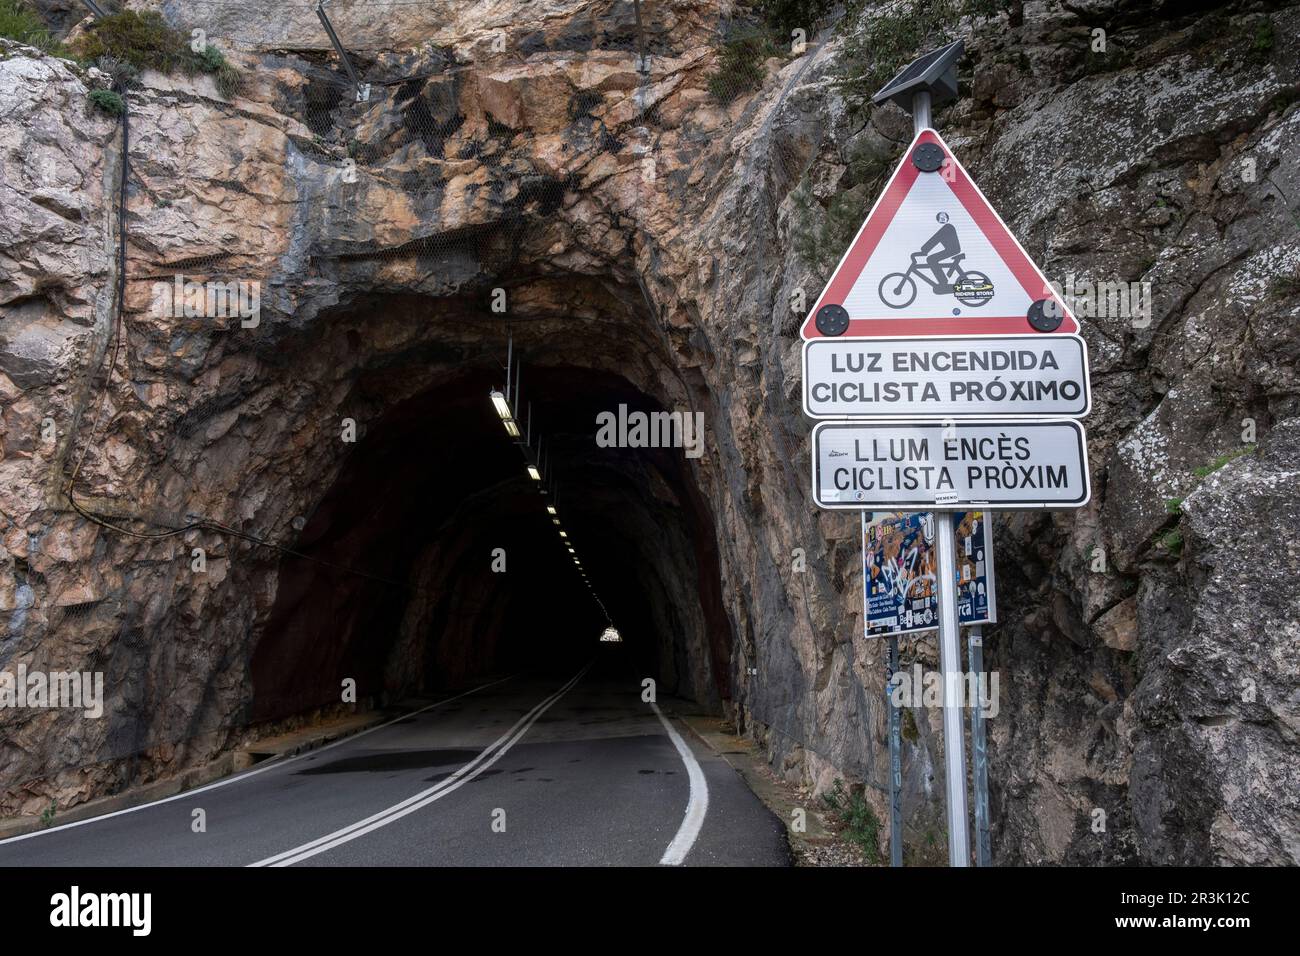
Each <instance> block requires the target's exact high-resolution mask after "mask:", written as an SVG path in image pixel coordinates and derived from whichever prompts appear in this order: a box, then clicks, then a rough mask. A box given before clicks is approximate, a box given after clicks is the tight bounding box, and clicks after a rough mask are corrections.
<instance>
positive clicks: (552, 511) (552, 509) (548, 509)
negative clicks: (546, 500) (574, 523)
mask: <svg viewBox="0 0 1300 956" xmlns="http://www.w3.org/2000/svg"><path fill="white" fill-rule="evenodd" d="M546 513H547V514H548V515H553V514H555V505H547V506H546ZM555 523H556V524H559V523H560V519H559V518H556V519H555Z"/></svg>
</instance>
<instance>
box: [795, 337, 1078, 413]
mask: <svg viewBox="0 0 1300 956" xmlns="http://www.w3.org/2000/svg"><path fill="white" fill-rule="evenodd" d="M1090 401H1091V400H1090V397H1089V392H1088V349H1087V346H1086V345H1084V342H1083V339H1082V338H1080V337H1079V336H1077V335H977V336H970V337H961V338H957V337H952V336H933V335H929V336H908V337H906V338H878V339H862V338H853V339H812V340H810V341H807V342H805V343H804V344H803V410H804V414H806V415H808V416H809V417H810V418H853V417H862V418H948V417H952V418H981V417H982V418H990V417H996V416H1003V415H1012V416H1020V417H1035V418H1074V417H1082V416H1084V415H1087V414H1088V409H1089V405H1090Z"/></svg>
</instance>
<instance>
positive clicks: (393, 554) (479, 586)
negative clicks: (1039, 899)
mask: <svg viewBox="0 0 1300 956" xmlns="http://www.w3.org/2000/svg"><path fill="white" fill-rule="evenodd" d="M376 316H382V317H383V318H382V320H381V321H380V323H379V324H380V325H381V326H382V325H385V324H387V323H396V324H402V323H403V322H406V323H408V331H409V330H410V329H411V328H415V329H418V330H419V333H418V334H417V335H415V336H413V337H408V338H404V339H403V340H402V341H401V343H400V345H399V346H398V347H396V348H394V347H392V346H391V344H390V345H389V346H388V347H386V348H382V349H377V348H375V347H374V345H375V344H376V343H382V342H384V340H385V339H384V336H385V332H384V330H383V329H382V328H380V329H376V321H375V317H376ZM409 323H418V324H416V325H414V326H411V325H410V324H409ZM590 325H591V321H590V320H589V319H588V320H583V319H582V317H581V316H579V317H576V318H570V319H566V317H564V316H560V315H546V314H542V315H537V314H533V315H532V316H524V317H513V318H512V333H513V339H514V346H515V357H516V359H518V360H520V361H522V374H523V382H522V392H521V394H522V403H521V404H520V405H519V406H518V408H517V413H518V414H519V416H520V417H521V419H522V421H521V425H522V426H523V427H524V429H525V432H526V435H525V437H527V430H528V429H527V425H528V423H527V417H528V415H529V406H531V440H532V443H533V446H534V447H536V446H537V445H538V443H539V440H540V441H542V442H544V449H545V462H546V481H545V482H544V483H539V482H537V481H535V480H534V479H532V478H531V477H530V476H529V475H528V473H527V472H526V470H525V466H524V459H523V456H522V455H521V452H520V449H519V448H518V447H516V445H515V443H514V440H513V439H511V438H510V437H509V436H508V435H507V434H506V432H505V430H504V428H503V426H502V422H501V420H500V419H499V418H498V416H497V413H496V411H495V410H494V408H493V405H492V403H491V401H490V399H489V392H490V390H491V389H492V388H493V387H500V386H502V385H503V384H504V380H505V372H504V364H505V358H506V351H505V350H506V326H505V322H504V320H503V319H502V318H501V317H500V316H492V315H488V314H484V313H483V312H482V311H480V310H478V309H477V307H476V304H475V303H467V302H463V301H450V300H433V301H430V300H428V299H420V298H416V297H410V298H406V297H402V298H393V297H375V298H370V299H367V300H365V301H361V302H356V303H353V304H352V305H351V306H349V307H348V308H346V309H340V310H338V312H337V314H335V315H331V316H328V317H326V318H325V321H323V322H320V323H318V327H320V328H324V329H325V330H326V331H325V332H324V333H323V335H324V338H325V339H327V340H328V342H314V343H311V344H307V343H302V342H288V341H286V342H284V343H281V350H282V351H286V352H288V353H294V352H296V351H297V350H299V349H310V350H312V351H313V353H314V354H320V353H321V352H322V351H324V352H325V353H326V354H329V353H335V354H347V355H349V356H350V359H349V361H350V362H351V364H353V366H354V369H353V371H352V374H350V375H348V376H347V377H346V379H345V380H344V381H345V383H346V387H345V388H342V389H339V390H338V393H339V398H338V403H337V412H336V415H337V419H336V423H337V425H338V431H337V432H335V433H334V435H335V437H334V439H333V452H334V455H335V460H334V461H333V463H332V466H330V471H331V478H330V480H329V481H328V483H327V484H322V487H321V489H320V490H319V491H318V492H316V494H315V495H314V498H312V499H308V500H305V501H304V511H305V513H304V514H302V515H299V516H295V517H296V518H297V520H296V521H295V522H294V524H295V525H296V526H299V527H300V530H299V531H298V534H297V540H296V542H295V543H294V544H293V550H294V551H295V552H296V553H295V554H289V555H285V556H283V557H282V558H281V559H280V560H279V561H278V564H277V566H276V575H277V580H278V587H277V590H276V594H275V599H274V603H273V605H272V607H271V609H270V613H269V614H268V615H267V617H266V623H265V626H264V627H263V629H262V632H261V635H260V637H259V638H258V639H257V641H256V644H255V646H254V648H253V651H252V658H251V662H250V670H251V680H252V698H251V702H250V708H249V713H248V716H249V719H250V720H251V721H253V722H261V721H267V720H275V719H279V718H284V717H288V716H292V715H295V714H299V713H303V712H306V711H309V710H311V709H313V708H316V707H320V706H325V705H329V704H333V703H337V702H338V700H339V696H340V686H341V682H342V681H343V680H345V679H346V678H352V679H353V680H355V681H356V687H357V692H358V695H359V697H371V698H378V699H383V700H392V699H396V698H398V697H401V696H403V695H408V694H413V693H419V692H428V691H433V690H439V689H444V688H450V687H455V686H460V685H463V684H465V683H467V682H469V681H472V680H474V679H475V678H478V677H483V676H486V675H496V674H505V673H517V672H533V673H540V672H545V673H550V672H552V671H554V672H556V673H559V672H561V671H564V672H566V673H567V672H570V671H572V670H573V669H575V667H577V666H580V665H581V663H582V662H583V661H585V660H588V659H590V658H591V657H592V656H593V655H594V654H595V652H596V649H597V646H598V642H599V637H600V634H601V632H602V631H603V629H604V628H605V627H606V626H607V624H609V623H611V622H612V623H613V624H614V625H616V626H617V628H618V629H619V631H620V633H621V634H622V637H623V645H622V647H623V650H624V653H625V656H626V658H627V659H628V661H629V662H630V664H631V666H632V667H633V668H634V669H635V672H636V673H635V675H629V676H636V677H637V678H638V679H640V678H642V677H652V678H654V679H655V680H656V682H657V685H658V688H659V692H660V693H664V694H672V695H678V696H682V697H686V698H690V699H693V700H695V701H697V702H698V703H699V704H701V705H702V706H704V707H706V708H709V709H717V708H718V707H719V705H720V704H721V702H722V701H723V700H726V699H728V698H729V696H730V688H729V684H728V675H729V661H730V627H729V624H728V619H727V617H726V614H725V611H724V610H723V606H722V599H721V580H720V570H719V565H718V557H717V550H716V539H715V531H714V525H713V518H712V516H711V514H710V513H709V509H708V507H707V506H706V504H705V501H704V498H703V496H702V495H701V493H700V491H699V488H698V487H697V485H696V477H695V475H694V474H693V473H692V463H691V461H690V459H688V458H687V457H686V455H685V449H683V448H662V447H661V448H629V447H600V446H599V445H598V444H597V441H596V435H597V416H598V415H599V414H601V413H602V412H610V413H615V414H617V413H618V412H619V410H620V407H622V408H623V409H625V410H626V411H628V412H636V411H642V412H646V413H654V412H659V411H665V410H667V409H666V407H665V402H664V401H663V400H662V399H661V398H660V397H659V396H656V395H652V394H647V391H645V390H644V389H643V387H642V385H641V384H639V383H634V382H633V381H632V380H630V379H632V378H639V379H641V380H642V381H646V380H650V379H653V377H654V376H647V375H646V374H645V370H646V369H652V370H661V369H662V363H664V362H665V360H666V358H667V357H666V356H663V355H656V356H654V357H653V359H651V358H650V357H649V356H648V355H647V353H646V351H645V350H646V346H647V342H646V341H645V339H644V337H643V336H641V335H638V334H637V332H636V330H634V329H633V328H631V327H630V326H629V322H628V321H627V320H626V319H625V320H623V321H619V320H617V319H616V320H613V321H611V320H610V319H609V318H608V315H606V317H605V318H604V319H603V320H602V322H601V325H600V328H599V334H598V335H596V336H594V338H595V341H594V342H593V336H592V335H591V334H589V333H590V332H591V331H592V330H591V328H590ZM584 326H587V328H584ZM651 344H653V343H651ZM602 348H604V349H607V351H601V350H602ZM353 416H355V417H353ZM349 417H352V418H353V421H354V422H355V423H356V440H355V442H346V441H344V440H343V438H342V430H343V428H345V427H346V424H345V422H344V419H346V418H349ZM322 431H323V434H324V435H325V437H326V439H327V440H329V439H330V435H331V431H330V430H329V429H324V428H323V429H322ZM543 487H546V488H548V489H550V490H551V493H549V494H544V493H543V492H542V488H543ZM548 505H549V506H551V507H553V508H555V509H556V515H555V516H552V515H551V514H550V513H549V511H548V508H547V506H548ZM557 519H558V520H560V521H561V522H562V524H561V526H560V527H562V528H563V530H564V531H565V532H566V534H567V535H568V538H567V541H568V542H571V543H572V544H573V546H574V548H575V550H576V551H577V554H578V556H579V557H580V558H581V560H582V561H583V565H584V568H585V569H586V572H587V578H588V580H589V581H590V583H591V585H592V588H591V589H590V590H589V588H588V586H587V583H586V582H584V580H583V578H582V577H581V576H580V574H579V573H578V571H577V569H576V568H575V566H574V564H573V563H572V560H571V557H570V555H569V554H568V552H567V550H566V548H565V546H564V545H565V542H564V541H562V540H561V538H560V536H559V535H558V533H557V531H558V528H557V526H556V525H555V524H554V521H555V520H557ZM593 591H594V594H595V596H596V597H598V598H599V600H596V597H593V593H592V592H593ZM602 605H603V606H602ZM606 612H608V620H607V618H606Z"/></svg>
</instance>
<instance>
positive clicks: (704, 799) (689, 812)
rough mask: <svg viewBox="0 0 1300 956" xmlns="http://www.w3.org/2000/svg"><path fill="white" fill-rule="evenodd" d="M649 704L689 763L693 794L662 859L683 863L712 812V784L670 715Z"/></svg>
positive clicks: (662, 862) (665, 862) (664, 863)
mask: <svg viewBox="0 0 1300 956" xmlns="http://www.w3.org/2000/svg"><path fill="white" fill-rule="evenodd" d="M650 706H651V707H652V708H654V712H655V716H656V717H658V718H659V722H660V723H661V724H663V725H664V730H665V731H667V732H668V739H669V740H671V741H672V742H673V746H674V747H676V748H677V753H678V754H679V755H680V756H681V758H682V763H684V764H685V765H686V775H687V777H688V778H689V779H690V782H691V795H690V797H689V798H688V799H687V801H686V815H685V816H684V817H683V818H682V825H681V826H680V827H679V828H678V829H677V835H676V836H675V837H673V842H672V843H670V844H668V849H666V850H664V855H663V858H662V859H661V860H660V861H659V864H660V865H661V866H681V864H682V862H683V861H684V860H685V859H686V854H688V853H690V852H691V847H693V846H695V840H696V838H697V837H699V835H700V829H701V828H702V827H703V826H704V815H705V814H706V813H708V812H709V785H708V784H707V783H706V782H705V780H704V771H703V770H702V769H701V768H700V762H699V761H698V760H696V759H695V754H693V753H691V748H690V747H688V746H687V745H686V741H684V740H682V735H681V734H679V733H678V732H677V731H676V729H674V727H673V725H672V724H670V723H669V722H668V718H666V717H665V716H664V715H663V711H661V710H660V709H659V705H658V704H656V703H655V702H654V701H651V702H650Z"/></svg>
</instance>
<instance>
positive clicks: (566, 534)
mask: <svg viewBox="0 0 1300 956" xmlns="http://www.w3.org/2000/svg"><path fill="white" fill-rule="evenodd" d="M568 536H569V535H568V532H566V531H561V532H560V537H561V538H567V537H568Z"/></svg>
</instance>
